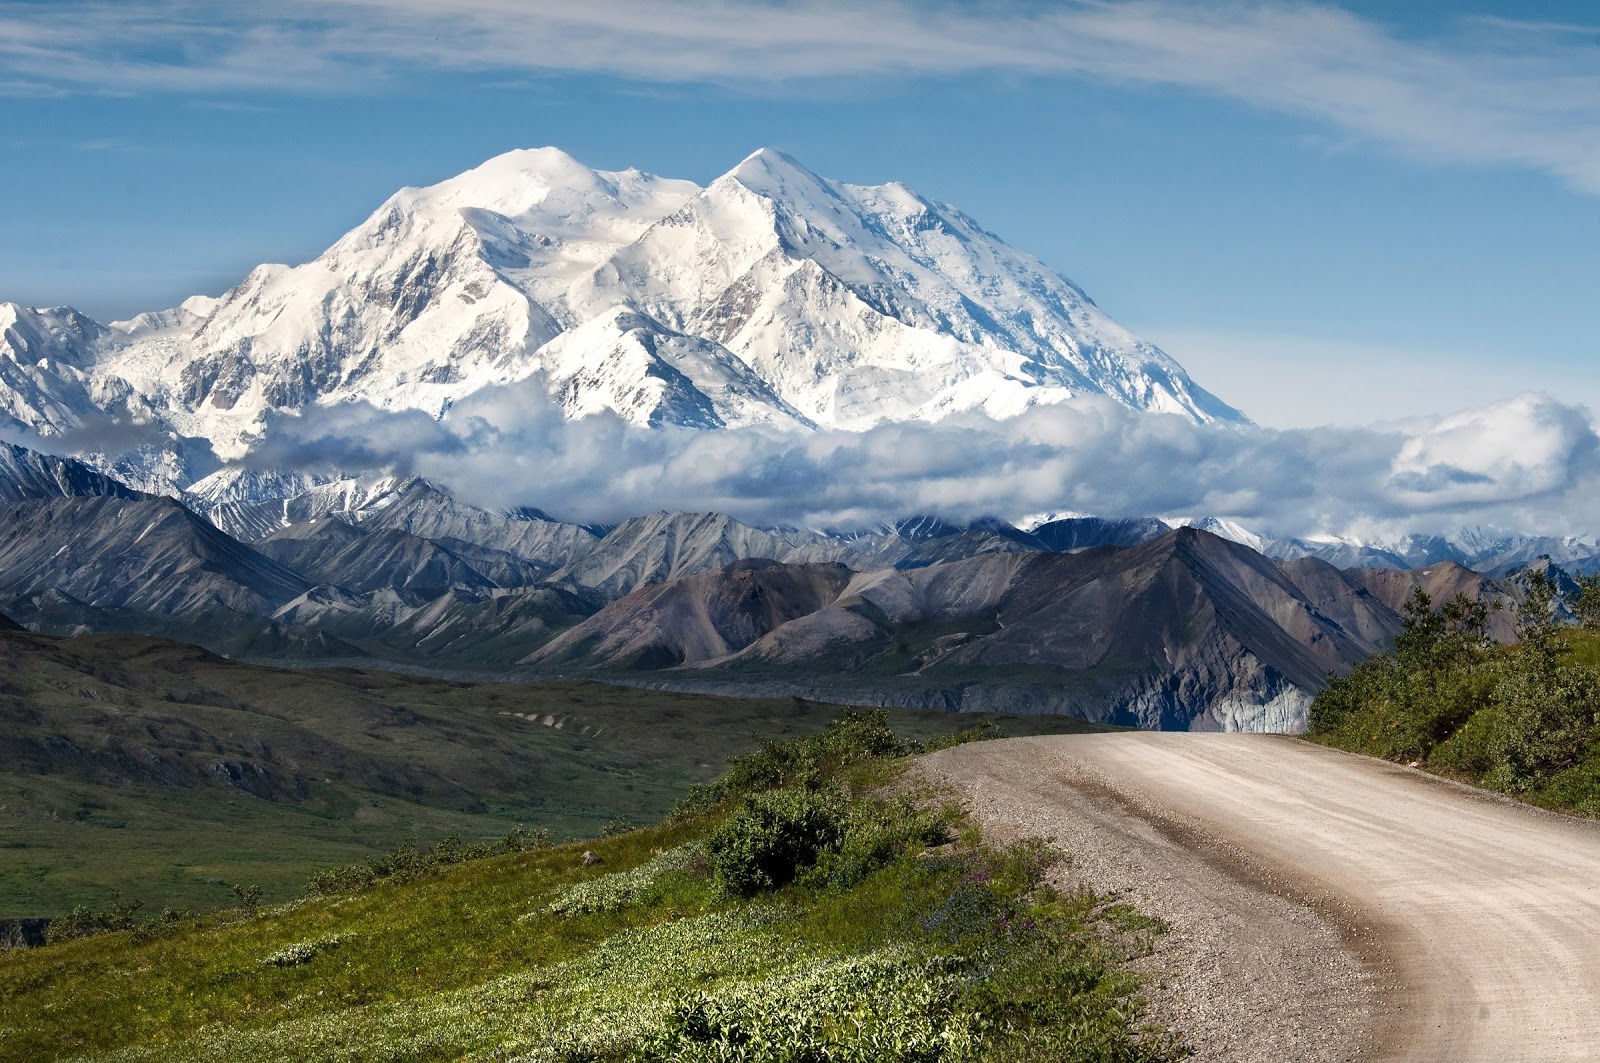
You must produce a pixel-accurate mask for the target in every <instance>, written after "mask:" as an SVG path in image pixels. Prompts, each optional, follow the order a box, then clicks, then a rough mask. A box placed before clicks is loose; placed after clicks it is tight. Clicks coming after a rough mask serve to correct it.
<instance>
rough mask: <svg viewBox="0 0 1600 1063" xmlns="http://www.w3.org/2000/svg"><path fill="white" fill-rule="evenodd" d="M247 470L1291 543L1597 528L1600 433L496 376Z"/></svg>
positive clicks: (346, 412)
mask: <svg viewBox="0 0 1600 1063" xmlns="http://www.w3.org/2000/svg"><path fill="white" fill-rule="evenodd" d="M265 439H266V440H267V441H268V442H266V443H264V444H263V445H261V446H260V447H259V448H258V449H257V450H256V451H254V452H252V454H251V456H250V457H249V459H248V463H249V464H254V465H258V466H262V467H273V468H301V469H311V470H317V471H321V472H324V473H330V474H332V473H353V472H360V471H393V472H397V473H401V474H416V475H423V476H427V477H429V478H432V479H434V480H437V481H439V482H441V483H443V484H446V485H448V486H449V487H450V488H451V489H452V490H453V491H455V493H457V494H458V495H459V496H460V497H462V498H463V499H464V500H467V501H472V502H475V503H477V504H480V505H484V506H488V507H491V508H509V507H512V506H516V505H532V506H537V507H538V508H540V509H543V510H545V511H547V512H550V513H554V514H556V515H558V516H561V517H563V518H566V519H571V520H581V521H599V522H610V521H616V520H619V519H623V518H626V517H629V516H634V515H637V514H640V513H644V512H649V511H653V510H661V509H665V510H715V511H719V512H726V513H730V514H732V515H734V516H736V517H739V518H741V519H743V520H746V521H750V522H753V523H762V524H768V525H796V526H806V527H818V528H851V527H865V526H871V525H875V524H879V523H882V522H885V521H889V520H893V519H896V518H898V517H903V516H906V515H911V514H923V513H932V514H938V515H942V516H946V517H965V518H970V517H977V516H983V515H998V516H1002V517H1007V518H1011V519H1016V518H1019V517H1021V516H1023V515H1025V514H1029V513H1037V512H1043V511H1072V512H1080V513H1093V514H1098V515H1102V516H1145V515H1162V516H1174V515H1190V516H1198V515H1215V516H1222V517H1229V518H1233V519H1236V520H1239V521H1241V522H1244V523H1246V524H1247V525H1249V526H1251V527H1253V528H1256V529H1257V530H1261V531H1263V532H1267V533H1269V534H1272V535H1277V536H1289V535H1306V534H1314V533H1322V532H1333V533H1357V534H1378V533H1382V532H1402V531H1425V532H1447V531H1452V530H1454V529H1455V528H1457V527H1461V526H1464V525H1478V524H1484V525H1490V526H1498V527H1502V528H1505V529H1506V530H1515V531H1520V532H1529V533H1534V532H1537V533H1545V534H1574V533H1584V532H1589V531H1591V530H1595V529H1600V492H1597V491H1596V488H1597V487H1600V435H1597V432H1596V427H1595V424H1594V422H1593V421H1592V419H1591V417H1590V415H1589V413H1588V412H1587V411H1586V410H1584V409H1582V408H1579V407H1573V406H1568V405H1564V404H1563V403H1561V402H1558V401H1557V400H1555V399H1553V398H1551V397H1549V396H1546V395H1537V394H1528V395H1522V396H1519V397H1517V398H1514V399H1511V400H1509V401H1506V402H1502V403H1498V404H1495V405H1493V406H1489V407H1486V408H1484V409H1481V410H1476V411H1471V412H1467V413H1461V414H1456V415H1453V416H1450V417H1443V418H1434V419H1430V420H1426V421H1417V422H1412V423H1407V424H1400V425H1393V426H1386V427H1377V428H1317V429H1296V430H1271V429H1262V428H1247V429H1239V428H1225V427H1215V426H1197V425H1194V424H1191V423H1190V422H1188V421H1187V420H1186V419H1183V418H1180V417H1176V416H1168V415H1153V414H1141V413H1136V412H1133V411H1130V410H1128V409H1126V408H1124V407H1121V406H1119V405H1117V404H1115V403H1113V402H1111V401H1109V400H1104V399H1099V398H1084V399H1080V400H1075V401H1073V402H1069V403H1065V404H1062V405H1057V406H1045V407H1037V408H1035V409H1032V410H1030V411H1028V412H1026V413H1024V414H1022V415H1021V416H1019V417H1016V418H1013V419H1011V420H1006V421H994V420H990V419H988V418H985V417H981V416H971V417H957V418H952V419H949V420H946V421H943V422H940V423H938V424H933V425H930V424H922V423H910V424H888V425H882V426H879V427H877V428H874V429H871V430H869V431H866V432H859V433H856V432H843V431H823V432H815V433H804V434H799V433H789V434H784V433H772V432H770V431H763V430H758V429H741V430H733V431H695V430H690V429H664V430H663V429H658V430H641V429H637V428H634V427H631V426H629V425H628V424H626V423H625V422H623V421H622V420H620V419H619V418H616V417H614V416H611V415H598V416H592V417H586V418H583V419H581V420H578V421H567V420H565V419H564V418H563V417H562V414H561V412H560V410H559V409H556V408H555V407H554V406H553V405H552V403H551V400H550V399H549V397H548V394H547V392H546V390H545V385H544V383H543V382H542V381H539V380H537V379H535V380H530V381H526V382H523V383H520V384H516V385H508V386H504V387H497V388H490V389H487V390H485V391H483V392H480V393H479V394H478V395H475V396H473V397H472V398H470V399H468V400H465V401H463V402H461V403H459V404H458V405H457V406H455V407H454V408H453V409H452V410H451V411H450V413H449V414H448V415H447V417H446V418H445V419H444V420H443V421H442V422H435V421H433V420H432V419H430V418H428V417H427V416H425V415H423V414H419V413H416V412H414V411H410V412H385V411H380V410H376V409H374V408H372V407H370V406H366V405H364V404H342V405H338V406H328V407H317V408H313V409H311V410H308V411H306V412H305V413H304V414H303V415H299V416H284V417H280V418H278V419H277V420H276V421H275V422H274V423H273V424H272V425H271V426H270V427H269V429H268V431H267V433H266V434H265Z"/></svg>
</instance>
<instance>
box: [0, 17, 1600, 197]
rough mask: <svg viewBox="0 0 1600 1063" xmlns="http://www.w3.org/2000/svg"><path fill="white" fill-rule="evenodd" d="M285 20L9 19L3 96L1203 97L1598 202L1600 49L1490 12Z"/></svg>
mask: <svg viewBox="0 0 1600 1063" xmlns="http://www.w3.org/2000/svg"><path fill="white" fill-rule="evenodd" d="M219 10H227V11H229V12H231V13H230V14H226V15H223V14H218V13H217V12H218V11H219ZM272 11H273V13H272V14H270V15H267V14H256V15H252V14H248V13H244V12H243V11H242V10H241V9H239V8H236V7H230V6H228V5H223V6H222V7H220V8H218V7H214V6H212V5H202V4H198V3H193V2H189V0H134V2H129V3H115V4H111V3H104V2H93V0H61V2H56V3H51V4H47V5H45V4H19V3H11V4H4V3H0V67H3V69H0V84H7V85H11V86H13V91H19V90H20V91H37V92H45V91H62V90H95V91H107V92H137V91H174V92H217V91H227V90H252V91H268V92H282V91H306V90H307V89H322V90H333V91H337V90H346V89H351V88H353V87H357V86H369V87H370V86H372V85H374V84H380V83H382V82H384V81H386V80H388V79H394V78H399V77H402V76H404V74H405V73H406V72H407V71H410V70H414V69H416V68H417V67H424V68H432V69H443V70H466V71H473V70H476V71H499V72H531V73H538V72H583V73H599V74H606V75H613V76H617V77H622V78H628V79H633V80H639V81H658V82H704V81H711V82H720V83H734V84H744V85H755V84H764V85H769V86H770V85H773V84H780V83H781V84H789V85H792V83H794V82H797V81H813V80H817V79H829V78H838V77H851V76H868V77H872V76H891V77H893V76H921V75H935V76H937V75H956V74H968V73H983V72H1000V73H1020V74H1031V75H1043V76H1079V77H1088V78H1094V79H1097V80H1101V81H1111V82H1116V83H1122V84H1128V85H1145V86H1150V85H1156V86H1171V87H1176V88H1181V89H1189V90H1197V91H1201V92H1205V93H1209V94H1212V95H1216V96H1220V97H1224V98H1228V99H1233V100H1237V101H1240V102H1243V103H1246V104H1249V105H1252V106H1255V107H1259V108H1263V109H1266V110H1270V111H1276V112H1279V113H1288V114H1292V115H1296V116H1299V117H1304V118H1307V119H1310V120H1312V121H1314V122H1316V123H1319V124H1321V125H1323V126H1326V127H1329V128H1330V129H1332V130H1333V131H1335V132H1336V133H1338V134H1340V135H1344V136H1351V137H1356V138H1359V139H1362V140H1367V141H1372V142H1377V143H1380V144H1383V145H1386V146H1388V147H1389V148H1391V149H1393V150H1398V151H1401V152H1405V153H1407V154H1411V155H1415V156H1417V157H1419V158H1425V159H1432V160H1446V161H1456V162H1469V163H1495V164H1512V165H1518V166H1525V167H1531V168H1534V169H1538V170H1542V171H1545V172H1548V173H1550V174H1553V175H1555V176H1557V177H1559V178H1560V179H1561V180H1563V181H1565V182H1567V183H1568V184H1569V185H1570V186H1572V187H1573V188H1575V189H1578V190H1580V191H1583V192H1586V193H1590V194H1600V47H1596V44H1595V40H1594V37H1593V36H1592V35H1591V34H1588V33H1586V32H1583V28H1582V27H1576V26H1562V25H1546V24H1536V23H1514V22H1510V21H1507V20H1500V21H1499V22H1498V23H1497V22H1495V21H1494V20H1487V19H1482V18H1480V19H1474V20H1465V21H1463V22H1461V23H1458V24H1455V25H1453V26H1447V27H1441V30H1440V34H1439V35H1437V36H1435V37H1434V38H1432V39H1428V40H1417V39H1408V38H1404V37H1402V36H1400V35H1398V34H1397V33H1395V32H1392V31H1390V30H1388V29H1386V28H1384V27H1383V26H1381V25H1378V24H1376V23H1374V22H1371V21H1367V20H1364V19H1361V18H1358V17H1357V16H1355V15H1353V14H1350V13H1349V12H1346V11H1344V10H1341V9H1339V8H1337V7H1332V6H1326V5H1316V4H1305V3H1283V2H1279V3H1267V2H1227V0H1217V2H1212V3H1192V2H1181V0H1127V2H1116V3H1113V2H1100V0H1081V2H1076V3H1061V4H1050V5H1037V4H1035V5H1028V6H1024V5H1020V4H1017V3H996V4H989V5H986V6H985V5H977V6H974V5H962V6H956V5H954V4H948V3H945V4H929V3H915V4H913V3H910V2H907V0H792V2H788V3H763V2H755V0H709V2H706V0H648V2H645V0H542V2H540V3H536V4H530V3H527V2H525V0H331V2H326V0H319V2H317V3H315V4H313V3H310V2H308V0H287V2H284V3H279V4H276V5H273V6H272Z"/></svg>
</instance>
